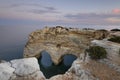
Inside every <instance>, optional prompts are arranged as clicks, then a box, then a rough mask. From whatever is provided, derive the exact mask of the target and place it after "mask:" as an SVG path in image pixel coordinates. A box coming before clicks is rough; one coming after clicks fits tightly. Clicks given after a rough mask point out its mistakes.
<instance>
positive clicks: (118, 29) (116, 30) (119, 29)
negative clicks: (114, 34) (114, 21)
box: [111, 29, 120, 31]
mask: <svg viewBox="0 0 120 80" xmlns="http://www.w3.org/2000/svg"><path fill="white" fill-rule="evenodd" d="M111 31H120V29H112V30H111Z"/></svg>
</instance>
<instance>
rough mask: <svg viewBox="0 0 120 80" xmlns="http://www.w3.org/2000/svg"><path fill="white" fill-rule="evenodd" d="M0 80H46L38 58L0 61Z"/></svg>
mask: <svg viewBox="0 0 120 80" xmlns="http://www.w3.org/2000/svg"><path fill="white" fill-rule="evenodd" d="M0 80H45V77H44V75H43V73H42V72H41V71H40V68H39V64H38V61H37V59H36V58H25V59H16V60H12V61H10V62H4V63H0Z"/></svg>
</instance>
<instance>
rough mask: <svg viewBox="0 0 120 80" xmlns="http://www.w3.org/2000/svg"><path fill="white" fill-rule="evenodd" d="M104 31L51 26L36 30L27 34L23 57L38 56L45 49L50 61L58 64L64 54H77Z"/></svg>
mask: <svg viewBox="0 0 120 80" xmlns="http://www.w3.org/2000/svg"><path fill="white" fill-rule="evenodd" d="M107 35H108V32H106V31H95V30H80V29H74V28H64V27H60V26H57V27H51V28H48V27H46V28H44V29H42V30H37V31H35V32H32V33H31V34H30V35H29V40H28V42H27V44H26V46H25V49H24V57H32V56H35V57H37V58H39V57H40V54H41V52H42V51H44V50H45V51H47V52H48V53H49V54H50V56H51V58H52V61H53V62H54V63H55V64H58V63H59V62H60V61H61V60H62V57H63V56H64V55H65V54H73V55H75V56H77V57H78V56H79V54H80V53H84V50H85V49H86V48H88V45H90V41H92V40H94V39H103V38H105V37H106V36H107Z"/></svg>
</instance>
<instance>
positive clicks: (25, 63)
mask: <svg viewBox="0 0 120 80" xmlns="http://www.w3.org/2000/svg"><path fill="white" fill-rule="evenodd" d="M11 64H12V67H14V68H15V74H17V75H19V76H25V75H29V74H32V73H34V72H36V71H39V70H40V69H39V65H38V62H37V59H36V58H26V59H19V60H12V61H11Z"/></svg>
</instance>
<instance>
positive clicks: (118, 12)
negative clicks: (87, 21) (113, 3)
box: [112, 8, 120, 14]
mask: <svg viewBox="0 0 120 80" xmlns="http://www.w3.org/2000/svg"><path fill="white" fill-rule="evenodd" d="M112 12H113V13H115V14H120V9H117V8H116V9H113V10H112Z"/></svg>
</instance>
